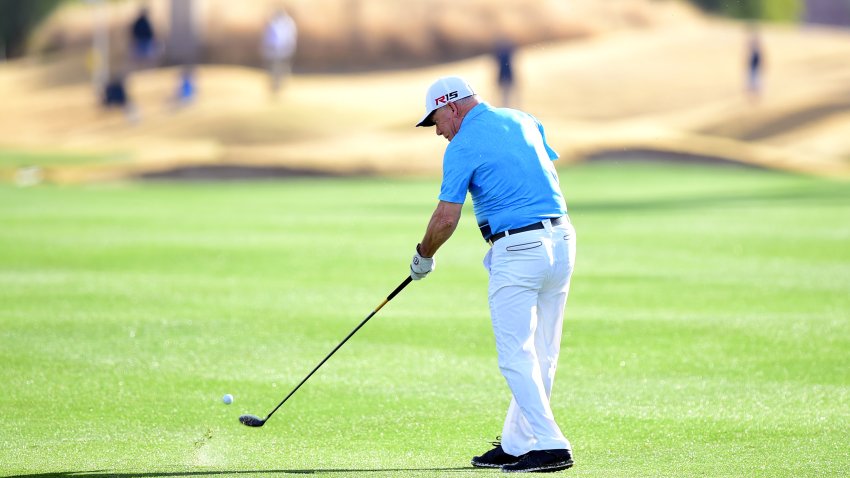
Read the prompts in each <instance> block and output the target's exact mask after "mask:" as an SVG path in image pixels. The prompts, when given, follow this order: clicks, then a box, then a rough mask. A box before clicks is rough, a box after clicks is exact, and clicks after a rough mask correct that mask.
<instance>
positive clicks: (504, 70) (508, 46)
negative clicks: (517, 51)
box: [494, 38, 515, 108]
mask: <svg viewBox="0 0 850 478" xmlns="http://www.w3.org/2000/svg"><path fill="white" fill-rule="evenodd" d="M513 55H514V44H513V42H511V41H510V40H508V39H507V38H500V39H499V40H498V41H497V42H496V49H495V51H494V56H495V59H496V64H497V69H498V76H497V78H496V83H497V84H498V85H499V92H500V93H501V98H502V107H504V108H512V107H514V106H515V105H514V104H513V100H514V67H513Z"/></svg>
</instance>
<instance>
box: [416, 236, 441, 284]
mask: <svg viewBox="0 0 850 478" xmlns="http://www.w3.org/2000/svg"><path fill="white" fill-rule="evenodd" d="M436 266H437V265H436V264H435V263H434V258H433V257H422V255H421V254H419V244H417V245H416V254H414V255H413V260H411V261H410V277H411V278H412V279H413V280H419V279H422V278H423V277H425V276H427V275H428V273H429V272H431V271H432V270H434V268H435V267H436Z"/></svg>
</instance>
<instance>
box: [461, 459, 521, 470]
mask: <svg viewBox="0 0 850 478" xmlns="http://www.w3.org/2000/svg"><path fill="white" fill-rule="evenodd" d="M470 463H472V466H474V467H476V468H501V467H503V466H505V465H516V464H517V463H518V462H516V461H515V462H513V463H503V464H501V465H497V464H495V463H481V462H477V461H475V460H472V461H471V462H470Z"/></svg>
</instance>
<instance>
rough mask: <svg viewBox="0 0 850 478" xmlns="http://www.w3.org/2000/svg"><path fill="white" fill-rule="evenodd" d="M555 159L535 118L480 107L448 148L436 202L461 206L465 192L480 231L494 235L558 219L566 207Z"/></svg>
mask: <svg viewBox="0 0 850 478" xmlns="http://www.w3.org/2000/svg"><path fill="white" fill-rule="evenodd" d="M555 159H558V153H556V152H555V151H553V150H552V148H550V147H549V145H548V144H547V143H546V138H545V136H544V133H543V126H542V125H541V124H540V122H539V121H537V119H536V118H534V117H533V116H531V115H529V114H527V113H523V112H521V111H517V110H513V109H508V108H494V107H492V106H490V105H489V104H487V103H480V104H478V105H476V106H475V107H474V108H472V109H471V110H470V111H469V112H468V113H467V114H466V116H465V117H464V118H463V122H462V123H461V127H460V130H459V131H458V133H457V134H456V135H455V136H454V138H452V141H451V142H450V143H449V145H448V147H446V152H445V155H444V156H443V183H442V186H441V187H440V200H442V201H447V202H453V203H458V204H463V202H464V200H465V199H466V193H467V191H469V193H470V194H471V196H472V205H473V210H474V211H475V218H476V219H477V221H478V226H479V227H481V226H482V225H484V224H489V225H490V231H491V233H492V234H496V233H499V232H502V231H505V230H508V229H515V228H518V227H522V226H527V225H529V224H532V223H535V222H539V221H542V220H544V219H547V218H555V217H560V216H562V215H564V214H566V213H567V205H566V202H565V201H564V196H563V195H562V194H561V187H560V185H559V183H558V174H557V173H556V172H555V166H554V165H553V164H552V161H554V160H555Z"/></svg>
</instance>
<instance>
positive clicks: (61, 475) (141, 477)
mask: <svg viewBox="0 0 850 478" xmlns="http://www.w3.org/2000/svg"><path fill="white" fill-rule="evenodd" d="M480 471H482V469H481V468H473V467H457V468H325V469H321V468H317V469H304V470H204V471H200V470H199V471H151V472H138V473H116V472H110V471H106V470H94V471H63V472H56V473H33V474H25V475H9V476H7V477H6V478H156V477H181V476H187V477H194V476H197V477H200V476H224V475H314V474H321V473H329V474H332V473H404V472H407V473H421V472H440V473H458V472H461V473H462V472H473V473H477V472H480ZM484 471H487V470H484Z"/></svg>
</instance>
